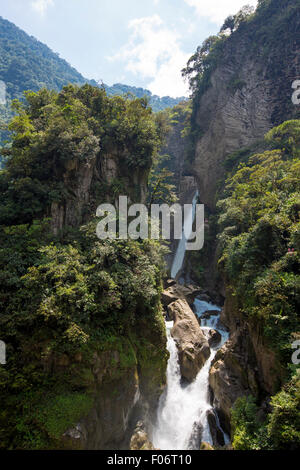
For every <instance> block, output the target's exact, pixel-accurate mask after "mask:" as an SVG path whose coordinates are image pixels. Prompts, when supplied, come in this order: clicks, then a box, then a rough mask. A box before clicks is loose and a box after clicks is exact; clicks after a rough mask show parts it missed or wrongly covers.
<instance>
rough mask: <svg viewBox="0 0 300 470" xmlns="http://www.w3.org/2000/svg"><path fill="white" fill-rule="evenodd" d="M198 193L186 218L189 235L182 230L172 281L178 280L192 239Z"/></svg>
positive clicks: (173, 266) (173, 265)
mask: <svg viewBox="0 0 300 470" xmlns="http://www.w3.org/2000/svg"><path fill="white" fill-rule="evenodd" d="M198 195H199V193H198V191H197V192H196V194H195V196H194V199H193V202H192V207H191V210H190V212H189V213H188V216H187V217H186V218H185V226H186V227H187V230H188V233H185V230H184V228H183V230H182V237H181V240H180V241H179V244H178V248H177V251H176V254H175V257H174V261H173V264H172V269H171V277H172V279H176V276H177V274H178V273H179V271H180V270H181V268H182V265H183V261H184V257H185V251H186V242H187V240H188V239H189V238H190V235H191V233H192V230H193V221H194V218H195V212H196V204H197V199H198Z"/></svg>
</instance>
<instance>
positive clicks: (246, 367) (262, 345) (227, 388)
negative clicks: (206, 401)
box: [209, 289, 285, 433]
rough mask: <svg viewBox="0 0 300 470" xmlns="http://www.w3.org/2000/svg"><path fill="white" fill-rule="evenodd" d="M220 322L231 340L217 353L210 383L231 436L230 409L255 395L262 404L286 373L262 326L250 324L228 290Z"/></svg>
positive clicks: (219, 411)
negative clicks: (245, 398)
mask: <svg viewBox="0 0 300 470" xmlns="http://www.w3.org/2000/svg"><path fill="white" fill-rule="evenodd" d="M221 321H222V323H223V324H224V325H226V326H227V328H228V329H229V330H230V341H229V342H228V343H226V344H225V345H224V346H223V348H222V349H221V350H220V351H219V352H218V353H217V355H216V358H215V360H214V362H213V364H212V368H211V370H210V376H209V384H210V387H211V390H212V400H213V404H214V406H215V407H216V409H217V410H218V413H219V416H220V419H221V421H222V424H223V426H224V429H226V430H227V431H228V432H229V433H230V420H231V408H232V406H233V405H234V403H235V401H236V400H237V399H238V398H239V397H243V396H247V395H252V396H254V397H255V398H256V399H257V400H258V401H259V402H263V401H264V399H266V398H267V396H270V395H274V394H275V393H276V391H277V390H278V388H280V386H281V385H282V383H283V382H284V378H285V371H284V369H283V367H282V365H281V364H280V362H279V360H278V359H277V357H276V354H275V353H274V351H272V350H271V349H270V347H269V345H268V344H267V343H266V340H265V338H264V335H263V331H262V329H261V328H260V327H259V325H257V324H256V325H255V324H253V323H251V322H249V321H247V320H246V319H245V318H244V316H243V314H242V313H241V312H240V311H239V309H238V306H237V302H236V299H235V298H234V297H233V296H232V293H231V291H230V289H227V292H226V300H225V305H224V308H223V310H222V314H221Z"/></svg>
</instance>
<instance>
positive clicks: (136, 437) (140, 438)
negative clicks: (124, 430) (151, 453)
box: [130, 421, 155, 450]
mask: <svg viewBox="0 0 300 470" xmlns="http://www.w3.org/2000/svg"><path fill="white" fill-rule="evenodd" d="M130 450H155V447H154V446H153V444H152V442H151V441H150V440H149V437H148V434H147V432H146V430H145V426H144V423H143V422H142V421H139V422H138V423H137V426H136V428H135V430H134V433H133V435H132V437H131V440H130Z"/></svg>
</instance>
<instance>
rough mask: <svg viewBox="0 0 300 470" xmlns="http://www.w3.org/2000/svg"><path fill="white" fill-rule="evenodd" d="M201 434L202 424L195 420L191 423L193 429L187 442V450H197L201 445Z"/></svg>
mask: <svg viewBox="0 0 300 470" xmlns="http://www.w3.org/2000/svg"><path fill="white" fill-rule="evenodd" d="M202 434H203V426H202V424H201V423H197V422H195V423H194V424H193V430H192V434H191V437H190V439H189V443H188V450H198V449H199V448H200V445H201V439H202Z"/></svg>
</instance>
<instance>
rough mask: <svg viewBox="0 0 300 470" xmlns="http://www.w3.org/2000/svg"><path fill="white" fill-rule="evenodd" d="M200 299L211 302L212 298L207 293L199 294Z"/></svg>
mask: <svg viewBox="0 0 300 470" xmlns="http://www.w3.org/2000/svg"><path fill="white" fill-rule="evenodd" d="M198 299H199V300H203V301H204V302H211V298H210V297H209V295H207V294H201V293H200V294H199V295H198Z"/></svg>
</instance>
